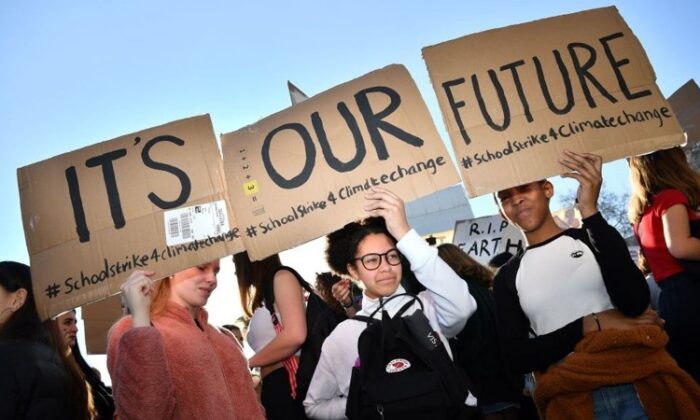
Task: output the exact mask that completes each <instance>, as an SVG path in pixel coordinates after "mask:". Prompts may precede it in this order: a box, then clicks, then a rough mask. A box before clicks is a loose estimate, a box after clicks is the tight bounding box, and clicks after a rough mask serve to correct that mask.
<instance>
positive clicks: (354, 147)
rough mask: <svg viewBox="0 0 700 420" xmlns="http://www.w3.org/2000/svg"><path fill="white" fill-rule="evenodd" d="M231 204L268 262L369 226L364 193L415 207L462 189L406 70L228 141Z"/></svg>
mask: <svg viewBox="0 0 700 420" xmlns="http://www.w3.org/2000/svg"><path fill="white" fill-rule="evenodd" d="M221 143H222V147H223V152H224V166H225V168H226V177H227V182H228V187H229V194H230V196H231V204H232V206H233V208H234V210H235V212H236V217H237V218H238V223H239V225H240V226H241V233H242V234H243V235H242V237H243V241H244V243H245V247H246V249H247V250H248V253H249V254H250V256H251V258H253V259H261V258H264V257H266V256H269V255H272V254H274V253H277V252H280V251H283V250H285V249H289V248H291V247H294V246H296V245H299V244H301V243H304V242H306V241H309V240H311V239H314V238H317V237H319V236H322V235H324V234H326V233H329V232H332V231H333V230H335V229H338V228H340V227H342V226H343V225H344V224H346V223H348V222H350V221H352V220H355V219H358V218H361V217H364V216H365V213H364V212H363V210H362V207H363V205H364V192H365V191H368V190H369V189H370V188H371V187H373V186H381V187H386V188H388V189H390V190H392V191H393V192H395V193H396V194H398V195H399V196H400V197H402V198H403V199H404V200H405V201H410V200H413V199H415V198H418V197H421V196H423V195H426V194H428V193H431V192H434V191H436V190H439V189H441V188H445V187H448V186H450V185H454V184H456V183H458V182H459V177H458V175H457V173H456V171H455V169H454V167H453V165H452V163H451V161H450V157H449V155H448V154H447V150H446V149H445V146H444V144H443V143H442V141H441V140H440V137H439V135H438V133H437V130H436V128H435V125H434V124H433V121H432V119H431V117H430V114H429V112H428V109H427V108H426V106H425V103H424V102H423V99H422V97H421V96H420V93H419V92H418V89H417V88H416V85H415V83H414V82H413V79H412V78H411V76H410V75H409V74H408V71H406V69H405V68H404V67H403V66H399V65H392V66H388V67H386V68H384V69H381V70H377V71H374V72H372V73H369V74H367V75H365V76H363V77H361V78H358V79H355V80H353V81H350V82H347V83H345V84H342V85H340V86H337V87H335V88H333V89H330V90H328V91H326V92H324V93H321V94H319V95H317V96H315V97H312V98H309V99H308V100H306V101H304V102H301V103H299V104H297V105H294V106H293V107H291V108H288V109H286V110H284V111H281V112H279V113H277V114H274V115H272V116H270V117H267V118H265V119H263V120H261V121H259V122H257V123H255V124H253V125H251V126H248V127H244V128H242V129H240V130H238V131H235V132H232V133H228V134H224V135H222V136H221Z"/></svg>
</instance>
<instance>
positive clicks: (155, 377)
mask: <svg viewBox="0 0 700 420" xmlns="http://www.w3.org/2000/svg"><path fill="white" fill-rule="evenodd" d="M218 272H219V261H218V260H216V261H212V262H209V263H203V264H200V265H197V266H195V267H192V268H188V269H186V270H183V271H180V272H178V273H175V274H173V275H172V276H170V277H167V278H165V279H163V280H161V281H160V282H156V281H155V280H154V279H153V278H152V277H153V275H154V273H153V272H149V271H134V272H133V273H132V274H131V276H130V277H129V278H128V279H127V281H126V282H125V283H124V284H123V285H122V288H121V289H122V294H123V295H124V299H125V301H126V305H127V307H128V310H129V313H130V314H131V315H127V316H125V317H124V318H122V319H120V320H119V321H118V322H117V323H116V324H115V325H114V326H113V327H112V330H111V331H110V334H109V340H108V347H107V366H108V368H109V373H110V375H111V377H112V386H113V390H114V400H115V404H116V407H117V415H118V416H119V418H120V419H123V420H129V419H217V420H218V419H263V418H265V415H264V411H263V408H262V407H261V406H260V404H259V402H258V400H257V397H256V394H255V390H254V389H253V381H252V379H251V377H250V373H249V370H248V364H247V361H246V359H245V357H244V356H243V351H242V349H241V347H240V345H239V344H238V342H237V341H236V340H235V338H234V337H233V335H231V334H229V333H228V332H226V333H224V332H221V331H220V330H219V329H217V328H215V327H213V326H211V325H209V324H208V322H207V318H208V314H207V311H206V310H205V309H204V305H206V303H207V300H208V299H209V296H210V295H211V294H212V292H213V291H214V289H216V285H217V280H216V275H217V273H218Z"/></svg>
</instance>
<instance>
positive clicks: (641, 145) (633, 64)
mask: <svg viewBox="0 0 700 420" xmlns="http://www.w3.org/2000/svg"><path fill="white" fill-rule="evenodd" d="M423 58H424V59H425V61H426V64H427V66H428V72H429V74H430V79H431V81H432V84H433V88H434V90H435V93H436V95H437V97H438V102H439V104H440V110H441V112H442V115H443V120H444V122H445V125H446V127H447V131H448V132H449V134H450V140H451V141H452V145H453V146H454V149H455V153H456V155H457V160H458V162H459V166H460V169H461V171H462V178H463V179H464V183H465V186H466V188H467V191H468V192H469V196H470V197H474V196H478V195H483V194H487V193H490V192H494V191H498V190H502V189H504V188H509V187H512V186H515V185H521V184H525V183H527V182H531V181H535V180H538V179H543V178H546V177H548V176H552V175H556V174H560V173H562V172H565V171H566V170H567V169H566V168H565V167H563V166H561V165H560V164H559V163H558V158H559V156H560V155H561V153H562V151H563V150H565V149H569V150H573V151H577V152H590V153H595V154H599V155H601V156H603V158H604V160H605V161H611V160H615V159H619V158H623V157H626V156H632V155H637V154H642V153H647V152H651V151H654V150H657V149H662V148H668V147H671V146H673V145H677V144H681V143H682V142H683V139H684V137H683V133H682V130H681V128H680V126H679V124H678V121H677V119H676V117H675V115H674V113H673V111H672V109H671V107H670V106H669V104H668V103H667V102H666V100H664V98H663V96H662V95H661V93H660V92H659V89H658V87H657V86H656V84H655V80H656V76H655V74H654V70H653V69H652V67H651V64H650V63H649V60H648V59H647V56H646V54H645V52H644V49H643V48H642V46H641V44H640V43H639V40H638V39H637V38H636V37H635V35H634V34H633V33H632V31H631V30H630V28H629V27H628V26H627V24H626V23H625V21H624V20H623V19H622V17H621V16H620V14H619V13H618V11H617V9H616V8H615V7H608V8H602V9H594V10H589V11H584V12H580V13H575V14H571V15H565V16H558V17H553V18H548V19H542V20H538V21H535V22H530V23H525V24H520V25H514V26H510V27H506V28H501V29H494V30H489V31H485V32H481V33H477V34H473V35H468V36H465V37H462V38H459V39H455V40H452V41H447V42H444V43H441V44H438V45H435V46H431V47H426V48H424V49H423Z"/></svg>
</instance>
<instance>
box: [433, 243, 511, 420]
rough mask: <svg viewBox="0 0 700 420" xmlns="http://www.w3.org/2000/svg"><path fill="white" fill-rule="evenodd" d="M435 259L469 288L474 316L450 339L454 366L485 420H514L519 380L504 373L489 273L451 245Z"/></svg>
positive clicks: (455, 246)
mask: <svg viewBox="0 0 700 420" xmlns="http://www.w3.org/2000/svg"><path fill="white" fill-rule="evenodd" d="M438 255H439V256H440V258H442V260H443V261H445V262H446V263H447V265H449V266H450V267H451V268H452V269H453V270H454V271H455V273H457V274H458V275H459V276H460V277H461V278H462V279H463V280H464V281H465V282H466V283H467V285H469V293H470V294H471V295H472V297H473V298H474V300H476V312H474V315H472V316H471V317H470V318H469V320H468V321H467V325H465V326H464V328H463V329H462V331H461V332H460V333H459V334H457V336H456V337H454V338H452V339H450V347H451V348H452V354H453V355H454V360H455V364H456V365H458V366H460V367H461V368H462V369H464V372H465V373H466V375H467V377H468V378H469V382H470V391H472V392H473V393H474V394H475V395H476V398H477V400H478V408H479V411H480V412H481V414H482V415H483V417H484V419H485V420H507V419H518V418H519V415H518V408H519V404H518V401H519V400H520V397H521V395H522V389H523V377H522V375H515V374H512V373H510V372H509V371H508V368H507V366H506V365H505V360H504V358H503V352H502V351H501V345H500V342H499V339H498V333H497V328H496V303H495V301H494V298H493V294H492V292H491V290H490V289H489V287H490V286H491V283H492V281H493V272H492V271H491V270H489V269H488V268H486V267H484V266H483V265H481V264H479V263H478V262H477V261H475V260H474V259H473V258H472V257H470V256H469V255H467V254H466V253H465V252H464V251H463V250H462V249H460V248H459V247H458V246H457V245H454V244H442V245H440V246H438Z"/></svg>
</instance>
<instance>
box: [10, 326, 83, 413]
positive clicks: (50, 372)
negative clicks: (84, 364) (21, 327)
mask: <svg viewBox="0 0 700 420" xmlns="http://www.w3.org/2000/svg"><path fill="white" fill-rule="evenodd" d="M70 404H71V400H70V377H69V376H68V373H67V372H66V371H65V369H64V367H63V364H62V363H61V360H60V359H59V357H58V354H56V352H55V351H54V350H53V349H52V348H51V347H49V346H48V345H46V344H44V343H42V342H39V341H27V340H7V341H3V342H0V419H3V420H13V419H49V420H51V419H56V420H58V419H69V418H70V417H71V410H70Z"/></svg>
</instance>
